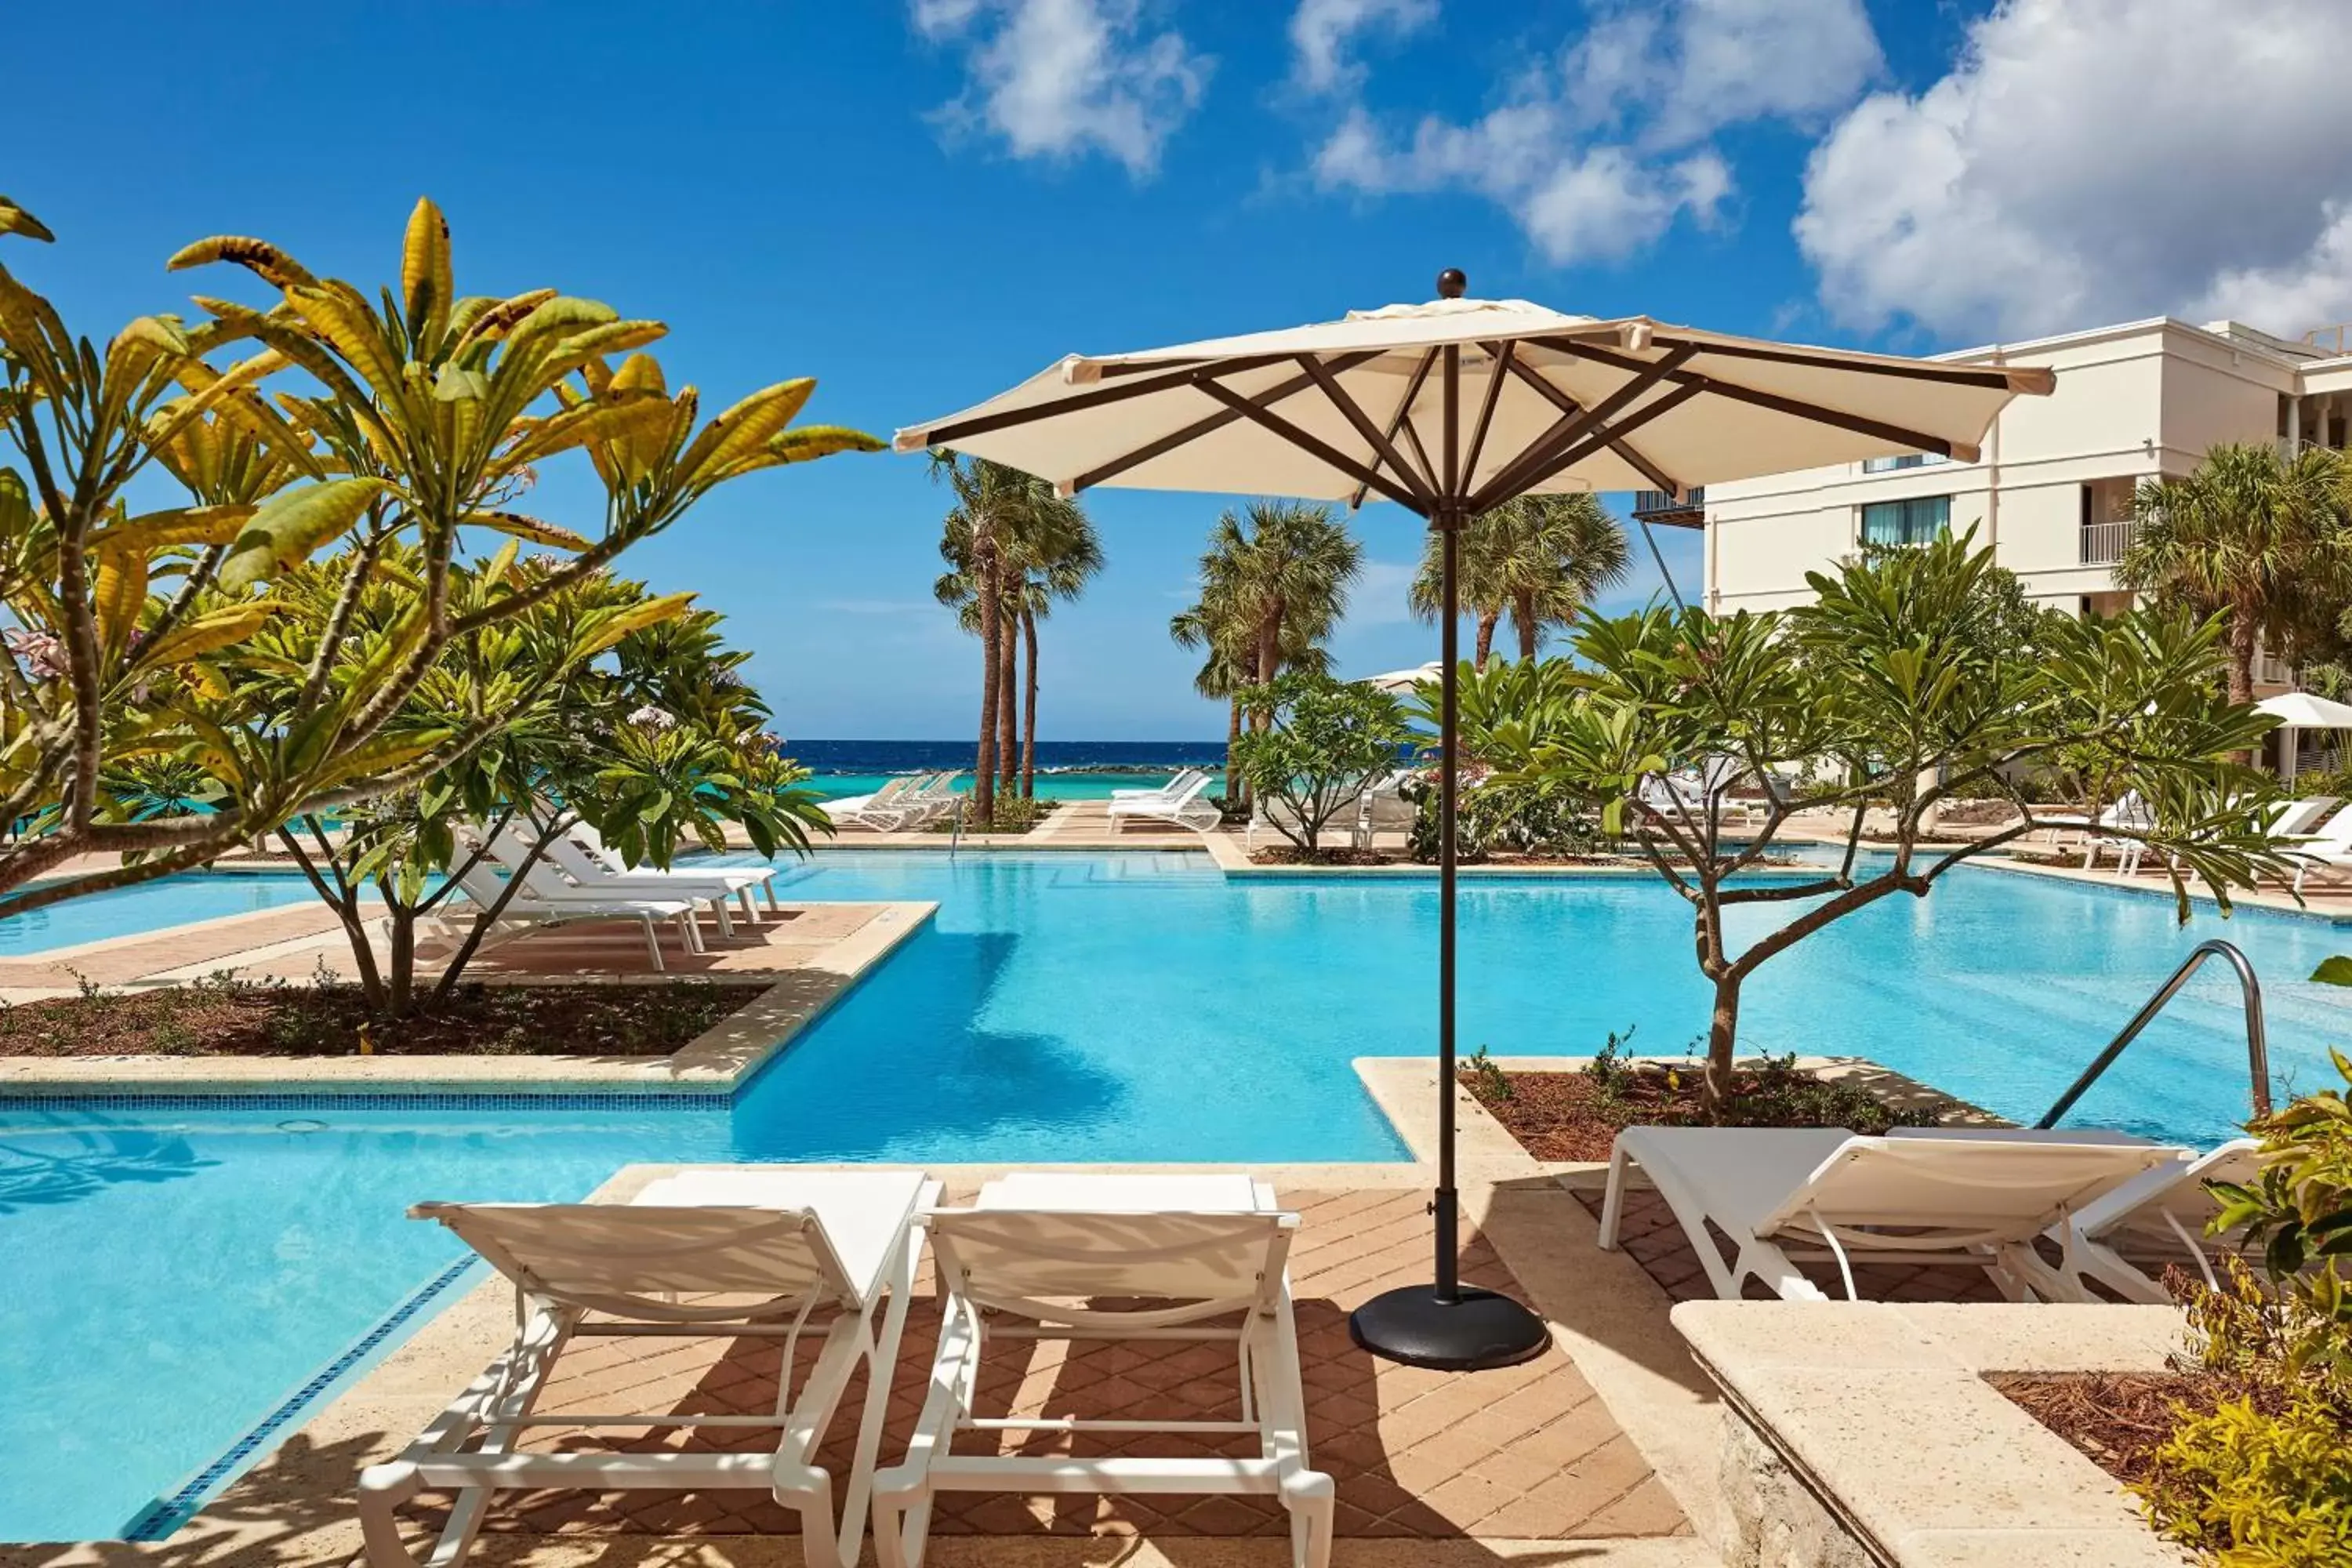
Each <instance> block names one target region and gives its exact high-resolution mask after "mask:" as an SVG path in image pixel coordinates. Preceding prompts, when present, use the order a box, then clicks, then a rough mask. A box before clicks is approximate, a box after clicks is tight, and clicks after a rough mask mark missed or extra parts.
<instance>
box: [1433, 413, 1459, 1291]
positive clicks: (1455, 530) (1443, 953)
mask: <svg viewBox="0 0 2352 1568" xmlns="http://www.w3.org/2000/svg"><path fill="white" fill-rule="evenodd" d="M1449 444H1450V443H1449ZM1434 521H1435V523H1436V527H1437V535H1438V558H1439V560H1440V562H1441V563H1442V565H1441V567H1440V572H1439V580H1440V584H1441V592H1442V595H1443V596H1444V621H1443V625H1444V628H1445V629H1444V631H1443V632H1442V633H1440V634H1439V639H1440V640H1439V647H1440V648H1441V650H1442V655H1443V657H1444V661H1445V668H1444V669H1443V670H1442V671H1440V672H1439V675H1438V679H1437V689H1438V694H1439V695H1438V721H1437V743H1438V763H1437V1194H1436V1200H1435V1205H1434V1209H1435V1218H1436V1222H1437V1300H1439V1301H1440V1302H1443V1303H1446V1304H1452V1303H1454V1302H1456V1301H1459V1300H1461V1294H1462V1291H1461V1279H1460V1278H1459V1274H1460V1267H1461V1264H1460V1260H1461V1247H1460V1246H1459V1245H1458V1243H1459V1236H1460V1233H1459V1220H1458V1211H1459V1206H1460V1205H1459V1204H1458V1203H1457V1202H1456V1199H1455V1196H1454V882H1455V875H1454V868H1455V863H1456V856H1455V846H1454V825H1455V823H1456V822H1457V821H1458V820H1459V812H1460V809H1461V806H1460V798H1461V784H1460V779H1459V777H1458V773H1459V767H1460V763H1459V762H1458V761H1457V756H1458V753H1459V751H1460V743H1459V733H1460V726H1461V722H1462V693H1461V684H1462V683H1461V679H1460V675H1461V672H1460V668H1459V667H1460V664H1461V651H1462V648H1461V643H1462V603H1461V586H1460V583H1459V581H1458V580H1457V578H1456V576H1455V574H1456V572H1457V571H1458V569H1459V568H1460V565H1461V555H1462V528H1461V521H1460V518H1459V516H1458V515H1457V514H1454V513H1453V512H1450V511H1441V512H1440V513H1439V514H1438V516H1437V517H1436V519H1435V520H1434Z"/></svg>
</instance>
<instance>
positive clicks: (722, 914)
mask: <svg viewBox="0 0 2352 1568" xmlns="http://www.w3.org/2000/svg"><path fill="white" fill-rule="evenodd" d="M710 912H711V913H712V914H714V915H717V916H718V917H719V941H721V942H732V941H734V940H735V921H734V918H733V917H732V916H730V914H728V912H727V900H725V899H724V898H717V899H713V900H710Z"/></svg>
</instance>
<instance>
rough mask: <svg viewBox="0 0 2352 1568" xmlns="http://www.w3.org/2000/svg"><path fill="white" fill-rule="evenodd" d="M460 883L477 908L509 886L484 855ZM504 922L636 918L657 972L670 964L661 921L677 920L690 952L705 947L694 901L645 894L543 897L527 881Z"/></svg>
mask: <svg viewBox="0 0 2352 1568" xmlns="http://www.w3.org/2000/svg"><path fill="white" fill-rule="evenodd" d="M455 876H456V878H457V888H458V890H459V891H460V892H463V893H464V894H465V895H466V897H467V900H469V901H471V902H472V903H473V904H474V905H475V906H476V907H477V908H479V909H484V910H487V909H488V908H489V907H490V906H491V905H492V904H495V903H497V902H498V901H499V899H500V898H502V897H504V896H505V894H506V889H507V885H506V884H505V883H504V882H502V881H500V880H499V877H498V873H497V872H495V871H493V870H491V869H490V868H489V866H488V863H486V862H484V861H480V860H477V861H475V862H474V863H473V864H472V865H470V866H461V868H459V869H458V870H457V871H456V872H455ZM499 919H500V920H501V921H517V922H518V923H521V924H526V925H562V924H564V923H566V922H568V921H635V922H636V923H637V924H638V925H639V926H640V927H642V928H644V931H645V933H646V958H647V959H648V960H649V961H650V962H651V963H652V964H653V966H654V968H655V969H656V971H661V970H665V969H667V967H668V966H667V964H665V963H662V955H661V941H660V938H659V936H658V934H657V933H656V930H655V927H654V922H655V921H677V929H678V933H679V936H680V938H681V940H682V941H683V942H685V944H686V950H687V952H701V951H702V950H703V949H702V931H701V928H700V927H698V926H697V925H696V924H695V921H694V901H693V900H690V899H674V898H644V897H636V896H623V895H619V894H614V895H611V896H609V897H608V896H605V895H602V894H596V893H585V892H583V893H579V894H576V895H573V896H569V897H563V898H542V897H540V896H539V895H537V894H535V893H533V892H532V891H531V890H530V888H529V887H528V886H526V887H524V888H523V889H520V890H519V891H518V892H516V893H515V895H514V896H513V897H512V898H509V899H507V900H506V907H505V908H503V909H501V910H499Z"/></svg>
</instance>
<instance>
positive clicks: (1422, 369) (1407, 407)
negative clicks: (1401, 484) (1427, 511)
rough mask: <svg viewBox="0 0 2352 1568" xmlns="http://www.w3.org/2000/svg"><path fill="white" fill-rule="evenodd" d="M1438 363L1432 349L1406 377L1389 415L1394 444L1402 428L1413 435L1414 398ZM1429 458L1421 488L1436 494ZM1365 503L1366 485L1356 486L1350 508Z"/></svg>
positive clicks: (1425, 463) (1391, 436)
mask: <svg viewBox="0 0 2352 1568" xmlns="http://www.w3.org/2000/svg"><path fill="white" fill-rule="evenodd" d="M1435 363H1437V351H1436V350H1435V349H1431V350H1430V351H1429V352H1428V353H1424V354H1423V355H1422V356H1421V363H1419V364H1417V365H1415V366H1413V370H1412V374H1411V375H1410V376H1408V377H1406V378H1405V384H1404V395H1403V396H1402V398H1400V399H1398V400H1397V405H1396V412H1395V413H1393V414H1391V415H1390V416H1389V426H1388V431H1387V435H1388V438H1389V440H1390V442H1391V443H1392V444H1393V443H1394V442H1395V440H1396V437H1397V432H1398V431H1400V430H1402V431H1403V432H1404V433H1405V435H1406V436H1407V437H1411V436H1412V425H1411V423H1410V419H1411V416H1412V400H1413V399H1414V398H1416V397H1419V396H1420V395H1421V384H1422V383H1423V382H1424V381H1426V380H1428V379H1429V372H1430V367H1431V366H1433V365H1434V364H1435ZM1413 444H1414V445H1415V446H1416V447H1418V446H1419V445H1420V443H1419V442H1417V441H1416V442H1414V443H1413ZM1428 463H1429V459H1428V458H1423V459H1422V466H1423V473H1422V475H1421V476H1420V478H1421V487H1420V488H1422V489H1425V490H1428V491H1429V492H1430V493H1431V494H1433V495H1434V494H1435V493H1436V490H1437V487H1436V484H1435V482H1434V480H1435V476H1433V475H1432V474H1430V473H1428V472H1427V471H1426V470H1427V468H1428ZM1363 504H1364V487H1363V486H1361V485H1359V486H1357V487H1356V493H1355V494H1354V495H1352V496H1349V498H1348V506H1349V510H1354V509H1355V508H1357V507H1360V506H1361V505H1363Z"/></svg>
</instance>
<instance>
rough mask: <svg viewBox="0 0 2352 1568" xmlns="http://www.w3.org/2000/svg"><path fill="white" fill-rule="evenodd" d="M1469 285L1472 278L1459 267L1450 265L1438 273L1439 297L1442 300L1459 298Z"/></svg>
mask: <svg viewBox="0 0 2352 1568" xmlns="http://www.w3.org/2000/svg"><path fill="white" fill-rule="evenodd" d="M1469 287H1470V279H1468V278H1467V277H1465V276H1464V274H1463V271H1462V268H1459V267H1449V268H1446V269H1445V270H1444V271H1443V272H1441V273H1439V274H1438V275H1437V297H1438V298H1439V299H1441V300H1459V299H1460V298H1462V296H1463V294H1464V292H1465V290H1467V289H1469Z"/></svg>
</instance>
